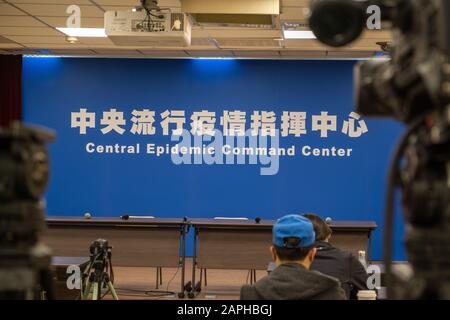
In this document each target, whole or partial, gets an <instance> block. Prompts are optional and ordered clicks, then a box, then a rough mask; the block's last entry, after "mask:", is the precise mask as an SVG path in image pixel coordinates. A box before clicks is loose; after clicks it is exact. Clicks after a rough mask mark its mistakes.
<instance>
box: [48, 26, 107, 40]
mask: <svg viewBox="0 0 450 320" xmlns="http://www.w3.org/2000/svg"><path fill="white" fill-rule="evenodd" d="M56 29H57V30H58V31H61V32H62V33H64V34H66V35H68V36H69V37H92V38H106V37H107V36H106V33H105V29H104V28H56Z"/></svg>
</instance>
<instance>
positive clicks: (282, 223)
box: [272, 214, 316, 248]
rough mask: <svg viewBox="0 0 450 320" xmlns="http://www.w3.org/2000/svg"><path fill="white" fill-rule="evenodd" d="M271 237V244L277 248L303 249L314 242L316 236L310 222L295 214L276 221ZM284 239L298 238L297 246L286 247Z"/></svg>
mask: <svg viewBox="0 0 450 320" xmlns="http://www.w3.org/2000/svg"><path fill="white" fill-rule="evenodd" d="M272 237H273V239H272V243H273V244H274V245H275V246H277V247H288V248H305V247H310V246H312V245H313V244H314V243H315V242H316V234H315V233H314V227H313V225H312V223H311V221H310V220H309V219H308V218H305V217H303V216H300V215H297V214H291V215H288V216H284V217H282V218H280V219H278V220H277V223H275V225H274V226H273V229H272ZM286 238H298V239H299V242H298V245H296V246H293V245H292V244H289V245H288V244H287V243H286V241H285V239H286Z"/></svg>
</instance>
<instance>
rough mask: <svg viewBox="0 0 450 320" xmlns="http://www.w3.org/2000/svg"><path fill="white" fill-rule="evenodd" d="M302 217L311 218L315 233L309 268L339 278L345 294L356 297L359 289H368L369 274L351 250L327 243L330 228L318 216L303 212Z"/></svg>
mask: <svg viewBox="0 0 450 320" xmlns="http://www.w3.org/2000/svg"><path fill="white" fill-rule="evenodd" d="M304 217H306V218H308V219H309V220H311V222H312V224H313V226H314V232H315V234H316V249H317V254H316V257H315V259H314V261H313V263H312V265H311V269H312V270H316V271H320V272H322V273H324V274H327V275H329V276H332V277H335V278H337V279H339V280H340V281H341V285H342V288H343V289H344V291H345V294H346V296H347V297H348V298H349V299H356V298H357V297H356V295H357V293H358V291H359V290H368V289H367V278H368V277H369V276H368V274H367V272H366V270H365V269H364V266H363V265H362V264H361V262H359V261H358V259H357V258H356V257H355V256H354V255H353V254H352V253H351V252H348V251H343V250H340V249H338V248H335V247H333V246H332V245H331V244H330V243H329V240H330V238H331V234H332V231H331V228H330V227H329V226H328V225H327V224H326V222H325V221H323V220H322V219H321V218H320V217H319V216H316V215H315V214H305V215H304Z"/></svg>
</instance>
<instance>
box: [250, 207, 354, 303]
mask: <svg viewBox="0 0 450 320" xmlns="http://www.w3.org/2000/svg"><path fill="white" fill-rule="evenodd" d="M272 237H273V239H272V243H273V245H272V246H271V247H270V251H271V253H272V258H273V260H274V261H275V264H276V265H277V267H276V269H275V270H274V271H273V272H272V273H271V274H270V275H268V276H266V277H264V278H263V279H261V280H259V281H258V282H256V283H255V284H254V285H253V286H248V285H246V286H243V287H242V289H241V299H242V300H343V299H345V293H344V291H343V290H342V288H341V286H340V284H339V281H338V280H337V279H335V278H332V277H329V276H326V275H324V274H322V273H320V272H317V271H311V270H310V266H311V263H312V261H313V260H314V256H315V254H316V248H315V247H314V243H315V233H314V228H313V225H312V223H311V221H310V220H309V219H307V218H305V217H302V216H300V215H288V216H285V217H283V218H281V219H279V220H278V221H277V223H276V224H275V225H274V226H273V230H272Z"/></svg>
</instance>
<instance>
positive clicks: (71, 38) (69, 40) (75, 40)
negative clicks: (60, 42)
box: [66, 36, 78, 44]
mask: <svg viewBox="0 0 450 320" xmlns="http://www.w3.org/2000/svg"><path fill="white" fill-rule="evenodd" d="M66 41H67V42H69V43H71V44H75V43H78V38H77V37H71V36H68V37H66Z"/></svg>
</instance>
